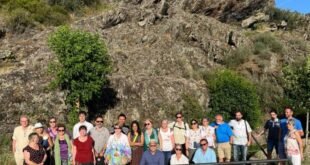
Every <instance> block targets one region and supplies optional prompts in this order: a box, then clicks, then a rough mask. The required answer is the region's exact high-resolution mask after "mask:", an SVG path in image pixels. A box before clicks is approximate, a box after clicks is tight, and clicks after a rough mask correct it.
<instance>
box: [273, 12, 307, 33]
mask: <svg viewBox="0 0 310 165" xmlns="http://www.w3.org/2000/svg"><path fill="white" fill-rule="evenodd" d="M267 14H268V15H269V17H270V21H273V22H275V23H277V24H280V23H281V21H283V20H284V21H286V22H287V28H288V29H289V30H293V29H297V28H298V27H304V26H307V21H306V19H305V17H304V16H302V15H301V14H300V13H297V12H291V11H289V10H282V9H278V8H270V9H269V10H268V13H267Z"/></svg>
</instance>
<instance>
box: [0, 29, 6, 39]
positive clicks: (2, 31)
mask: <svg viewBox="0 0 310 165" xmlns="http://www.w3.org/2000/svg"><path fill="white" fill-rule="evenodd" d="M5 34H6V29H5V28H1V27H0V39H1V38H4V37H5Z"/></svg>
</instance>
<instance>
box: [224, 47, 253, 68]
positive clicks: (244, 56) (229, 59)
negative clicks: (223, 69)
mask: <svg viewBox="0 0 310 165" xmlns="http://www.w3.org/2000/svg"><path fill="white" fill-rule="evenodd" d="M252 54H253V53H252V49H251V48H248V47H238V48H237V49H236V50H233V51H232V52H231V53H230V54H228V55H227V56H225V57H224V59H223V63H224V65H226V66H227V67H229V68H236V67H238V66H239V65H241V64H243V63H245V62H246V61H248V59H249V56H250V55H252Z"/></svg>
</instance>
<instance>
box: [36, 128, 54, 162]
mask: <svg viewBox="0 0 310 165" xmlns="http://www.w3.org/2000/svg"><path fill="white" fill-rule="evenodd" d="M34 129H35V132H36V133H37V134H38V135H39V144H40V145H41V146H42V147H43V148H44V150H45V152H46V156H47V158H46V161H45V163H44V164H45V165H50V163H51V162H52V158H51V157H52V155H51V149H52V147H53V141H52V139H51V137H50V136H49V135H48V133H47V132H46V131H45V130H44V127H43V125H42V124H41V123H36V124H35V125H34Z"/></svg>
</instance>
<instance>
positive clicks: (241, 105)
mask: <svg viewBox="0 0 310 165" xmlns="http://www.w3.org/2000/svg"><path fill="white" fill-rule="evenodd" d="M205 80H206V82H207V84H208V88H209V90H210V108H212V110H211V114H212V115H215V114H217V113H220V114H222V115H223V116H224V117H225V119H231V118H234V113H235V112H236V111H237V110H238V111H241V112H242V113H243V116H244V118H245V119H246V120H248V121H249V122H250V123H251V125H252V126H253V127H256V126H257V125H258V124H259V122H260V113H261V112H260V109H259V98H258V96H257V92H256V88H255V86H254V85H253V84H252V83H251V82H250V81H249V80H247V79H245V78H244V77H241V76H240V75H238V74H236V73H234V72H232V71H230V70H219V71H216V72H215V73H213V74H209V75H207V76H206V77H205Z"/></svg>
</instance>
